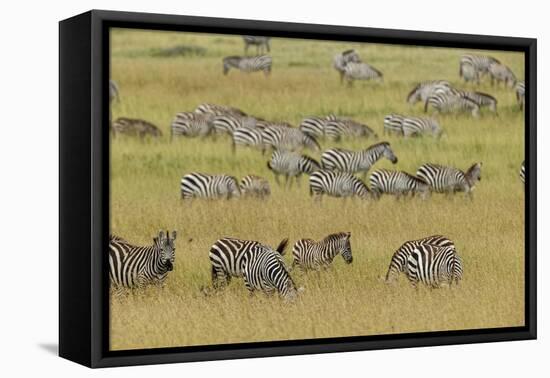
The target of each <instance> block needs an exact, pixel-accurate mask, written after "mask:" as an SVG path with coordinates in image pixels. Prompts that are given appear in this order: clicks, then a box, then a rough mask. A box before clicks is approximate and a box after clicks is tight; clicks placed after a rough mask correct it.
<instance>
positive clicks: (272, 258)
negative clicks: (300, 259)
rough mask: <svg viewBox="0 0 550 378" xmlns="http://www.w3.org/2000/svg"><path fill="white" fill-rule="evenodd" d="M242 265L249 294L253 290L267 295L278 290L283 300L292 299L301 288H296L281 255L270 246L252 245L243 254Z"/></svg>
mask: <svg viewBox="0 0 550 378" xmlns="http://www.w3.org/2000/svg"><path fill="white" fill-rule="evenodd" d="M242 266H243V279H244V284H245V286H246V288H247V289H248V291H249V292H250V293H251V294H252V293H253V292H254V291H255V290H260V291H263V292H264V293H266V294H267V295H272V294H273V293H275V292H279V295H280V296H281V297H282V298H283V299H284V300H286V301H292V300H294V299H296V297H297V296H298V292H299V291H301V290H302V289H301V288H300V289H297V288H296V285H295V284H294V281H292V278H291V277H290V274H289V273H288V270H287V268H286V266H285V263H284V261H283V259H282V257H281V255H280V254H279V253H277V252H276V251H273V250H272V249H271V248H266V247H264V246H259V245H257V246H254V247H252V249H251V250H250V251H249V252H248V253H246V254H245V255H244V257H243V263H242Z"/></svg>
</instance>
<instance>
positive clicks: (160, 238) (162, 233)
mask: <svg viewBox="0 0 550 378" xmlns="http://www.w3.org/2000/svg"><path fill="white" fill-rule="evenodd" d="M156 239H158V240H162V239H164V231H162V230H160V231H159V236H158V237H157V238H156Z"/></svg>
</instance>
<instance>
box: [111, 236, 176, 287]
mask: <svg viewBox="0 0 550 378" xmlns="http://www.w3.org/2000/svg"><path fill="white" fill-rule="evenodd" d="M175 240H176V231H173V232H172V236H171V237H170V235H169V233H168V231H166V234H165V233H164V232H163V231H160V232H159V234H158V237H156V238H154V239H153V245H151V246H146V247H138V246H134V245H131V244H130V243H128V242H127V241H125V240H124V239H122V238H119V237H117V236H111V237H110V240H109V277H110V279H111V285H112V286H114V287H115V288H120V287H126V288H135V287H137V288H142V287H144V286H145V285H148V284H162V283H164V281H165V279H166V276H167V275H168V272H170V271H172V270H173V269H174V260H175V257H176V246H175V242H174V241H175Z"/></svg>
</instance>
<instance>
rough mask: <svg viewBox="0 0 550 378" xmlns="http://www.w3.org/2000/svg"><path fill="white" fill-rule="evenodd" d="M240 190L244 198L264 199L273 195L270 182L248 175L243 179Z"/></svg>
mask: <svg viewBox="0 0 550 378" xmlns="http://www.w3.org/2000/svg"><path fill="white" fill-rule="evenodd" d="M239 190H240V191H241V195H242V196H244V197H256V198H260V199H263V198H265V197H269V195H271V188H270V187H269V181H267V180H266V179H265V178H263V177H260V176H256V175H247V176H244V177H243V178H242V179H241V182H240V183H239Z"/></svg>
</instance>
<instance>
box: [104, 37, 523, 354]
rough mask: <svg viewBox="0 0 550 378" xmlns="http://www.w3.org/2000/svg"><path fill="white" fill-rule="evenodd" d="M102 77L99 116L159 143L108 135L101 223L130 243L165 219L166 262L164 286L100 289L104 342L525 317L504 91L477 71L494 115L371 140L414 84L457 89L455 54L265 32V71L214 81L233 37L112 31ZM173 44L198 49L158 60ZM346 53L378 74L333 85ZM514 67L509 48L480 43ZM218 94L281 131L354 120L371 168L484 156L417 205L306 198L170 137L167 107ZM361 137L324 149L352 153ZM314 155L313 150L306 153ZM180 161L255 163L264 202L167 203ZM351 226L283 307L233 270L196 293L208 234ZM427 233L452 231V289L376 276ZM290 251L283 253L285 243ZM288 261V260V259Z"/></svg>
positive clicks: (516, 189) (239, 156)
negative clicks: (169, 236)
mask: <svg viewBox="0 0 550 378" xmlns="http://www.w3.org/2000/svg"><path fill="white" fill-rule="evenodd" d="M111 43H112V55H111V56H112V61H111V77H112V78H113V79H114V80H116V81H117V83H118V84H119V86H120V102H118V103H114V105H113V108H112V111H113V117H114V118H116V117H118V116H127V117H137V118H143V119H146V120H148V121H151V122H153V123H155V124H156V125H158V126H159V127H160V128H161V130H162V132H163V134H164V135H163V137H162V138H161V139H160V140H145V141H139V140H134V139H132V138H124V137H120V138H118V137H117V138H115V139H113V140H112V142H111V146H112V147H111V229H112V231H113V233H115V234H117V235H120V236H122V237H124V238H126V239H127V240H129V241H131V242H133V243H135V244H144V245H145V244H151V242H152V237H153V236H154V235H155V234H156V233H157V232H158V230H159V229H170V230H172V229H176V230H177V231H178V239H177V241H176V245H177V250H176V263H175V270H174V271H173V272H172V273H171V274H170V275H169V277H168V279H167V282H166V285H165V287H164V288H163V289H159V288H149V289H147V290H145V291H144V292H141V293H132V294H130V295H128V296H125V297H120V298H112V300H111V321H110V330H111V332H110V336H111V348H112V349H116V350H120V349H133V348H154V347H169V346H187V345H201V344H219V343H236V342H252V341H269V340H287V339H305V338H317V337H319V338H321V337H339V336H351V335H373V334H390V333H403V332H422V331H436V330H455V329H475V328H487V327H505V326H518V325H523V324H524V315H523V314H524V193H523V185H522V184H521V182H520V181H519V178H518V169H519V166H520V164H521V162H522V160H523V158H524V149H523V145H524V133H523V113H522V112H520V111H519V109H518V107H517V105H516V103H515V95H514V92H513V91H512V90H511V89H506V88H503V87H500V88H493V87H491V86H490V85H489V83H488V80H485V82H484V83H482V84H481V85H480V86H478V87H475V88H476V89H478V90H481V91H484V92H488V93H491V94H493V95H494V96H495V97H497V99H498V101H499V110H498V116H495V115H493V114H490V113H488V112H483V114H482V116H481V118H479V119H472V118H470V117H468V116H452V115H451V116H439V120H440V124H441V125H442V128H443V129H444V130H445V131H446V135H445V136H444V137H443V138H442V139H441V140H439V141H436V140H434V139H433V138H431V137H425V138H415V139H409V140H403V139H401V138H399V137H397V136H388V137H386V136H383V132H382V121H383V117H384V115H386V114H388V113H390V112H398V113H403V114H418V115H420V114H422V109H421V106H420V105H418V106H417V107H412V106H409V105H408V104H407V103H406V102H405V98H406V95H407V93H408V92H409V90H410V89H411V88H412V87H413V86H414V85H415V83H417V82H418V81H421V80H429V79H447V80H450V81H451V82H453V83H454V84H456V85H457V86H459V87H463V88H474V86H472V85H464V84H462V83H460V80H459V77H458V59H459V56H460V55H461V54H462V53H463V52H464V51H463V50H457V49H441V48H422V47H402V46H387V45H375V44H356V43H339V42H318V41H307V40H284V39H276V40H273V41H272V56H273V60H274V66H273V72H272V75H271V76H270V77H268V78H266V77H264V76H263V74H261V73H258V74H250V75H246V74H241V73H239V72H230V74H229V75H228V76H223V75H222V65H221V59H222V57H223V56H226V55H238V54H242V52H243V43H242V40H241V38H240V37H238V36H234V37H232V36H218V35H196V34H195V35H193V34H182V33H167V32H145V31H143V32H142V31H128V30H115V31H113V33H112V37H111ZM178 45H186V46H200V47H203V48H205V51H204V54H195V55H190V56H175V57H158V56H155V52H157V51H158V50H159V49H162V48H170V47H174V46H178ZM348 48H355V49H356V50H357V51H358V52H359V53H360V55H361V57H362V58H363V60H365V61H367V62H369V63H370V64H372V65H374V66H375V67H377V68H378V69H380V70H381V71H382V72H383V73H384V82H383V83H380V84H376V83H368V82H358V83H356V84H355V85H354V87H353V88H347V87H345V86H342V85H340V83H339V78H338V74H337V73H336V71H334V69H333V68H332V67H331V60H332V56H333V55H334V54H336V53H337V52H340V51H343V50H345V49H348ZM491 55H493V56H495V57H497V58H498V59H500V60H501V61H502V62H504V63H506V64H507V65H509V66H510V67H511V68H512V69H513V70H514V72H515V73H516V74H517V76H518V77H519V78H522V77H523V55H522V54H518V53H507V52H491ZM203 102H213V103H219V104H227V105H231V106H235V107H238V108H241V109H243V110H245V111H246V112H248V113H250V114H252V115H256V116H259V117H262V118H265V119H269V120H285V121H289V122H291V123H292V124H294V125H297V124H299V122H300V120H301V118H302V117H304V116H307V115H321V114H327V113H336V114H340V115H346V116H351V117H354V118H356V119H358V120H361V121H364V122H366V123H367V124H368V125H369V126H370V127H371V128H373V129H375V131H376V132H377V133H378V134H379V135H380V138H381V139H380V140H388V141H389V142H390V143H391V145H392V147H393V150H394V152H395V154H396V155H397V156H398V158H399V162H398V164H397V165H395V166H393V165H392V164H391V163H390V162H388V161H381V162H379V163H378V164H377V165H376V166H375V167H376V168H383V167H385V168H396V169H402V170H406V171H409V172H411V173H414V172H415V171H416V169H417V168H418V167H419V166H420V165H421V164H423V163H426V162H434V163H441V164H449V165H453V166H456V167H458V168H462V169H466V168H467V167H469V166H470V165H471V164H472V163H473V162H477V161H482V162H483V169H482V180H481V182H480V183H479V184H478V187H477V188H476V190H475V193H474V200H473V201H469V200H467V199H465V197H464V196H463V195H456V196H454V197H450V198H447V197H445V196H443V195H433V196H432V198H430V199H429V200H426V201H422V200H420V199H409V200H406V201H403V200H401V201H396V200H395V199H394V198H387V197H386V198H382V199H381V200H380V201H378V202H363V201H360V200H347V201H345V202H344V201H342V200H338V199H325V200H324V201H323V203H322V205H318V204H315V203H313V201H312V200H311V199H310V197H309V193H308V183H307V177H304V178H303V179H302V182H301V185H300V186H299V187H298V186H294V187H293V188H292V189H290V190H289V189H284V188H282V187H278V186H277V185H275V182H274V180H273V177H272V175H271V173H270V172H269V171H268V169H267V167H266V161H267V159H268V155H265V156H262V155H261V153H259V152H257V151H253V150H246V149H241V150H238V151H237V153H236V154H235V155H233V154H232V153H231V149H230V141H229V139H227V138H222V137H218V138H217V139H216V140H212V139H205V140H200V139H185V138H181V139H178V140H176V141H174V142H172V143H170V141H169V125H170V122H171V120H172V118H173V117H174V115H175V114H176V113H177V112H178V111H191V110H193V109H194V108H195V107H196V106H197V105H198V104H200V103H203ZM372 143H374V141H372V140H348V141H344V142H342V143H338V144H336V143H331V142H327V141H322V142H321V144H322V147H323V149H325V148H329V147H332V146H336V145H339V146H342V147H346V148H352V149H359V148H365V147H367V146H368V145H370V144H372ZM309 154H310V155H312V156H313V157H315V158H317V159H318V158H319V157H320V154H319V153H311V152H309ZM190 171H201V172H209V173H227V174H232V175H234V176H237V177H239V178H240V177H242V176H244V175H246V174H250V173H255V174H258V175H260V176H264V177H266V178H268V179H269V180H270V183H271V185H272V196H271V198H270V199H268V200H267V201H263V202H261V201H257V200H233V201H194V202H193V203H192V204H189V203H184V202H182V200H181V199H180V193H179V182H180V179H181V177H182V176H183V174H185V173H187V172H190ZM337 231H351V233H352V239H351V240H352V248H353V256H354V262H353V264H351V265H345V264H344V262H343V261H342V259H341V258H337V259H336V261H335V263H334V266H333V268H332V269H330V270H329V271H327V272H323V273H322V274H318V273H309V274H300V273H298V272H293V277H294V279H295V281H296V282H297V284H298V285H300V286H304V287H305V292H304V293H303V294H302V295H301V297H300V299H299V300H297V301H296V302H295V303H293V304H287V303H284V302H283V301H281V300H280V299H278V298H277V297H265V296H264V295H261V294H257V295H255V296H252V297H251V296H249V295H248V293H247V291H246V289H245V288H244V285H243V284H242V282H240V281H239V280H235V281H234V282H232V284H231V285H230V287H228V288H227V290H225V291H224V292H223V293H221V294H218V295H213V296H209V297H205V296H203V295H202V294H201V291H200V288H201V287H202V286H206V285H208V284H209V283H210V269H209V268H210V265H209V260H208V251H209V248H210V246H211V244H212V243H213V242H214V241H215V240H216V239H217V238H219V237H221V236H235V237H240V238H245V239H254V240H259V241H262V242H265V243H268V244H270V245H276V244H277V243H278V242H279V241H280V240H281V239H282V238H284V237H289V238H290V240H291V243H293V242H294V241H296V240H297V239H298V238H303V237H310V238H314V239H319V238H322V237H324V236H325V235H327V234H329V233H333V232H337ZM435 233H441V234H444V235H447V236H448V237H450V238H451V239H453V240H454V241H455V243H456V245H457V247H458V250H459V253H460V255H461V257H462V259H463V261H464V268H465V273H464V279H463V282H462V284H461V285H460V286H459V287H457V288H452V289H440V290H427V289H422V288H420V289H418V290H414V289H412V288H411V287H409V285H408V283H407V282H406V280H405V278H404V277H401V279H400V281H399V282H398V283H397V284H396V285H393V286H387V285H386V284H384V283H383V282H382V281H381V278H382V277H383V276H384V275H385V273H386V269H387V267H388V264H389V261H390V257H391V255H392V253H393V252H394V251H395V249H397V248H398V247H399V246H400V245H401V244H402V243H403V242H404V241H406V240H410V239H416V238H420V237H424V236H427V235H431V234H435ZM291 247H292V246H290V247H289V250H288V251H290V249H291ZM287 261H288V262H290V257H289V256H287Z"/></svg>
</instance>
